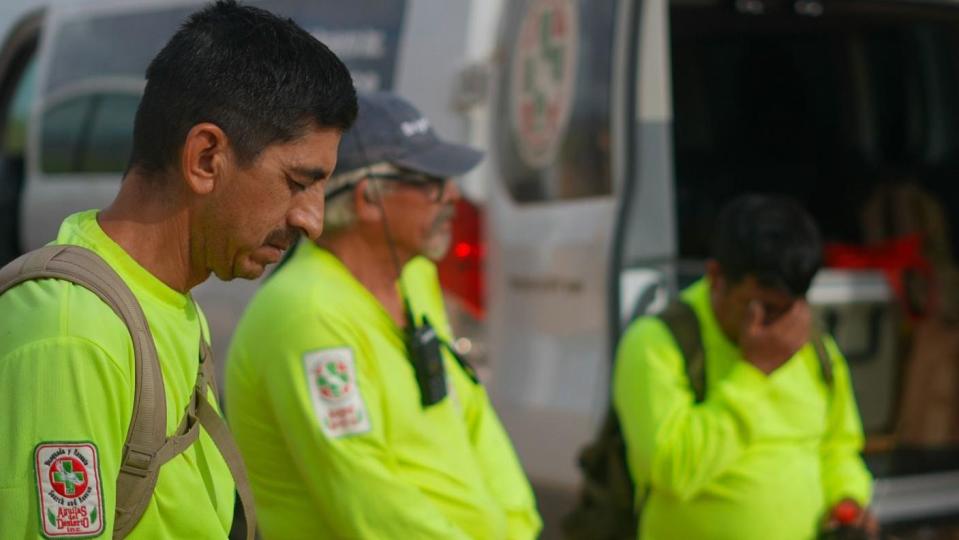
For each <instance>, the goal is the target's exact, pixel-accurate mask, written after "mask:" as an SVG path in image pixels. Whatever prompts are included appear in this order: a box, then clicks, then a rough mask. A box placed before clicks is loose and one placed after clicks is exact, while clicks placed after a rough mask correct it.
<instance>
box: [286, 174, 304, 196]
mask: <svg viewBox="0 0 959 540" xmlns="http://www.w3.org/2000/svg"><path fill="white" fill-rule="evenodd" d="M286 183H287V184H289V185H290V191H291V192H293V193H300V192H301V191H305V190H306V186H304V185H303V184H301V183H299V182H297V181H296V180H294V179H292V178H290V177H289V176H287V177H286Z"/></svg>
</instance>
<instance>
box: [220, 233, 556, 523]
mask: <svg viewBox="0 0 959 540" xmlns="http://www.w3.org/2000/svg"><path fill="white" fill-rule="evenodd" d="M403 281H404V284H405V286H406V289H407V292H408V294H409V297H410V301H411V304H412V308H413V311H414V312H415V313H416V314H417V318H419V317H420V316H421V315H424V314H425V315H426V316H427V317H428V318H429V320H430V321H431V323H432V324H433V326H434V327H435V328H436V330H437V332H438V333H439V334H440V335H441V336H442V337H443V338H446V339H447V340H448V339H449V338H450V337H451V336H450V332H449V325H448V322H447V318H446V314H445V312H444V307H443V301H442V296H441V292H440V289H439V283H438V281H437V277H436V269H435V267H434V266H433V265H432V263H430V262H428V261H426V260H424V259H416V260H414V261H412V262H410V263H409V264H408V265H407V266H406V268H405V269H404V271H403ZM444 356H445V358H444V364H445V369H446V373H447V386H448V387H449V390H450V392H449V395H448V396H447V397H446V398H445V399H443V400H442V401H441V402H439V403H438V404H436V405H433V406H431V407H429V408H426V409H424V408H423V407H422V406H421V405H420V394H419V389H418V388H417V385H416V380H415V378H414V374H413V369H412V366H411V364H410V361H409V360H408V359H407V356H406V350H405V346H404V342H403V335H402V332H401V330H400V329H399V328H398V327H397V326H396V325H395V324H394V322H393V321H392V319H391V318H390V316H389V315H388V314H387V313H386V311H385V310H384V309H383V308H382V306H381V304H380V303H379V302H378V301H377V300H376V299H375V298H374V297H373V295H372V294H371V293H370V292H368V291H367V290H366V289H365V288H364V287H363V286H362V285H361V284H360V283H359V282H358V281H356V279H354V278H353V276H352V274H350V272H349V270H348V269H347V268H346V267H345V266H343V264H342V263H341V262H340V261H339V260H338V259H337V258H336V257H335V256H333V255H332V254H331V253H329V252H328V251H325V250H323V249H321V248H319V247H317V246H315V245H314V244H312V243H310V242H303V243H301V244H300V246H299V247H298V248H297V252H296V253H295V254H294V255H293V257H292V258H291V259H290V261H289V262H288V263H287V265H286V266H285V267H284V268H282V269H281V270H280V271H279V272H278V273H277V274H276V275H274V276H273V277H271V278H270V279H269V280H268V281H267V283H266V284H265V285H264V287H263V288H262V289H261V290H260V291H259V292H258V293H257V294H256V296H255V297H254V299H253V301H252V303H251V304H250V306H249V307H248V308H247V310H246V312H245V313H244V315H243V318H242V319H241V321H240V324H239V326H238V328H237V331H236V333H235V334H234V340H233V343H232V344H231V347H230V355H229V363H228V364H227V388H226V397H227V405H226V412H227V417H228V419H229V421H230V424H231V427H232V430H233V432H234V434H235V436H236V440H237V443H238V445H239V446H240V449H241V451H242V452H243V457H244V461H245V462H246V464H247V467H248V469H249V474H250V482H251V484H252V486H253V491H254V494H255V496H256V502H257V513H258V518H259V522H260V532H261V533H262V535H263V537H264V538H265V539H267V540H274V539H286V538H302V537H313V538H404V539H405V538H418V539H425V538H437V539H439V538H442V539H451V538H461V539H465V538H477V539H488V540H495V539H505V538H511V539H513V538H515V539H528V538H534V537H535V536H536V535H537V533H538V532H539V529H540V519H539V516H538V514H537V513H536V509H535V502H534V500H533V496H532V491H531V489H530V486H529V483H528V482H527V480H526V478H525V476H524V474H523V471H522V470H521V468H520V465H519V462H518V460H517V458H516V456H515V454H514V452H513V449H512V446H511V444H510V442H509V439H508V438H507V436H506V433H505V431H504V430H503V428H502V426H501V424H500V422H499V420H498V419H497V417H496V414H495V413H494V411H493V409H492V407H491V405H490V402H489V399H488V398H487V395H486V392H485V390H484V389H483V387H482V386H480V385H477V384H474V383H473V382H472V381H471V380H470V379H469V378H468V377H467V376H466V374H465V373H464V371H463V370H462V369H461V368H460V367H459V365H458V364H457V363H456V362H455V361H454V360H453V359H452V358H451V357H450V356H449V355H445V354H444Z"/></svg>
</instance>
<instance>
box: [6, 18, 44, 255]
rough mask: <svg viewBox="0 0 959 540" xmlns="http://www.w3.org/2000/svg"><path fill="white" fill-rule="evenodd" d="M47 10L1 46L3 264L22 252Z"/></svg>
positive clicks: (26, 20) (23, 24) (17, 28)
mask: <svg viewBox="0 0 959 540" xmlns="http://www.w3.org/2000/svg"><path fill="white" fill-rule="evenodd" d="M44 16H45V15H44V11H43V10H38V11H34V12H32V13H29V14H28V15H26V16H24V17H23V18H22V19H20V21H19V22H17V23H16V24H15V25H14V26H13V29H12V30H11V31H10V33H9V34H8V37H7V38H6V40H5V42H4V43H3V46H2V48H0V126H3V129H0V265H4V264H6V263H7V262H9V261H11V260H13V259H14V258H16V257H17V256H18V255H20V253H21V251H22V250H21V238H20V232H21V231H20V227H19V224H18V219H19V215H20V193H21V191H22V189H23V184H24V181H25V177H26V169H25V162H26V146H27V145H26V141H27V122H28V117H29V113H30V108H31V106H32V104H33V96H34V94H35V91H34V87H35V84H36V56H37V50H38V48H39V43H40V31H41V28H42V26H43V21H44Z"/></svg>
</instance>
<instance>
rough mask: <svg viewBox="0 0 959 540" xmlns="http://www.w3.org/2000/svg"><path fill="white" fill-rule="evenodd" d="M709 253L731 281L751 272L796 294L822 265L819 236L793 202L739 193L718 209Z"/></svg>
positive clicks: (761, 280)
mask: <svg viewBox="0 0 959 540" xmlns="http://www.w3.org/2000/svg"><path fill="white" fill-rule="evenodd" d="M713 257H714V258H715V259H716V261H717V262H718V263H719V266H720V268H721V270H722V273H723V276H725V277H726V278H727V279H729V280H730V281H732V282H733V283H738V282H739V281H741V280H742V279H743V278H745V277H746V276H753V277H755V278H756V280H757V281H758V282H759V284H760V285H761V286H763V287H770V288H775V289H779V290H783V291H786V292H788V293H789V294H791V295H792V296H795V297H800V296H804V295H805V294H806V291H808V290H809V285H810V284H811V283H812V279H813V277H814V276H815V275H816V272H817V271H818V270H819V268H820V267H821V266H822V238H821V236H820V234H819V229H818V228H817V227H816V223H815V222H814V221H813V219H812V217H811V216H810V215H809V214H808V213H807V212H806V210H804V209H803V207H802V206H800V205H799V204H798V203H797V202H795V201H793V200H791V199H788V198H785V197H779V196H765V195H744V196H741V197H738V198H736V199H734V200H733V201H731V202H729V203H728V204H727V205H726V206H725V207H723V209H722V211H721V212H720V213H719V223H718V224H717V227H716V233H715V237H714V239H713Z"/></svg>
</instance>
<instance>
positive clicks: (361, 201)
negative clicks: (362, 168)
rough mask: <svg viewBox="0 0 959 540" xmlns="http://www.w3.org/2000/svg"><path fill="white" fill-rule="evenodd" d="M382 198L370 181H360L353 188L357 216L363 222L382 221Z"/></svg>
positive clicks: (365, 179)
mask: <svg viewBox="0 0 959 540" xmlns="http://www.w3.org/2000/svg"><path fill="white" fill-rule="evenodd" d="M380 203H381V200H380V197H379V194H378V193H377V192H376V191H375V189H374V187H373V184H372V183H370V181H369V179H367V178H364V179H363V180H360V181H359V182H358V183H357V184H356V187H355V188H353V205H354V208H356V216H357V217H358V218H359V219H360V220H361V221H375V222H378V221H380V219H381V217H382V215H383V209H382V208H380Z"/></svg>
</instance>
